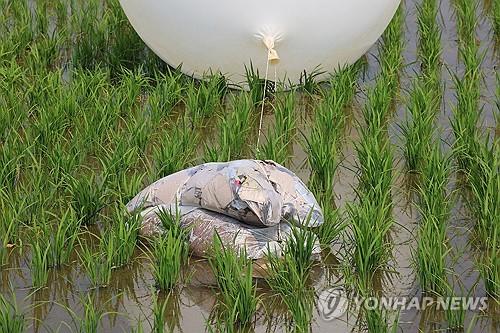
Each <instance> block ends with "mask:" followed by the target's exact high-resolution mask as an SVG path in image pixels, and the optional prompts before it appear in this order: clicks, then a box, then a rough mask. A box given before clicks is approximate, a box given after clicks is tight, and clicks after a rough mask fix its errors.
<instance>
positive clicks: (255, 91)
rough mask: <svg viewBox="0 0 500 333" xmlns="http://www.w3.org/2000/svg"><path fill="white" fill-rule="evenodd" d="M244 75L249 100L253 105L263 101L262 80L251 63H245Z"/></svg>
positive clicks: (264, 94)
mask: <svg viewBox="0 0 500 333" xmlns="http://www.w3.org/2000/svg"><path fill="white" fill-rule="evenodd" d="M245 77H246V83H247V85H248V89H249V91H250V100H251V101H252V105H253V106H254V107H256V106H258V105H259V104H260V103H262V102H263V101H264V98H265V96H266V91H265V84H264V80H263V79H261V77H260V73H259V70H258V69H254V67H253V64H252V63H250V67H247V66H246V65H245Z"/></svg>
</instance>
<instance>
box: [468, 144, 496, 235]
mask: <svg viewBox="0 0 500 333" xmlns="http://www.w3.org/2000/svg"><path fill="white" fill-rule="evenodd" d="M490 141H491V140H490V138H489V136H486V137H484V138H478V139H477V141H474V142H473V144H474V146H473V155H468V156H466V157H467V159H468V160H469V161H470V167H469V171H468V172H467V173H466V179H467V180H466V181H467V184H468V185H469V187H470V197H469V200H467V203H468V207H469V210H470V212H471V213H472V216H473V217H474V218H475V220H476V225H475V228H474V230H475V235H476V237H477V239H478V243H483V244H493V243H494V242H493V241H492V240H493V239H495V238H496V239H498V236H499V235H498V232H500V231H499V228H498V225H499V224H498V221H499V216H500V211H499V209H500V195H499V193H498V188H499V184H500V176H499V174H498V168H499V165H500V154H499V145H500V141H499V140H498V139H493V142H492V143H491V144H490Z"/></svg>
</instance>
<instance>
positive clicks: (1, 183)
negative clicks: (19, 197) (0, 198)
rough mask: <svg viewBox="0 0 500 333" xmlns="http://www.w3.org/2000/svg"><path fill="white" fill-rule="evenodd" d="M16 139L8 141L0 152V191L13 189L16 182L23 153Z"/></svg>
mask: <svg viewBox="0 0 500 333" xmlns="http://www.w3.org/2000/svg"><path fill="white" fill-rule="evenodd" d="M21 149H22V147H21V144H20V143H19V141H18V140H17V139H13V140H9V141H7V142H5V143H4V144H3V145H2V150H1V151H0V189H5V188H7V189H9V188H13V187H15V185H16V184H17V182H18V178H19V174H20V168H21V163H20V162H21V160H22V158H23V154H24V153H23V152H22V151H21Z"/></svg>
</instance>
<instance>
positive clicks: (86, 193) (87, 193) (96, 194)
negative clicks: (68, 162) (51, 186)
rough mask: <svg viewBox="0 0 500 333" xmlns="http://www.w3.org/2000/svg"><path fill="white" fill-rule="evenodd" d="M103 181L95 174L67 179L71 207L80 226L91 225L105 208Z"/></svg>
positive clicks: (105, 199) (105, 198)
mask: <svg viewBox="0 0 500 333" xmlns="http://www.w3.org/2000/svg"><path fill="white" fill-rule="evenodd" d="M105 181H106V180H105V179H103V178H102V177H100V176H97V175H96V174H95V173H91V174H90V175H85V174H79V175H78V178H77V177H75V176H70V177H69V179H68V190H69V194H70V196H71V207H72V208H73V210H74V211H75V213H76V218H77V220H79V221H82V224H84V225H89V224H93V223H94V222H95V221H96V219H97V218H98V216H99V213H100V212H101V210H102V209H103V208H104V207H105V206H106V204H107V197H106V191H105Z"/></svg>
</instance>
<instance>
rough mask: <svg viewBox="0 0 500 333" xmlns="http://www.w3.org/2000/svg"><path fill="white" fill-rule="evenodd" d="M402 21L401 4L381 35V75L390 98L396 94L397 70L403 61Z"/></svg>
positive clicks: (402, 11)
mask: <svg viewBox="0 0 500 333" xmlns="http://www.w3.org/2000/svg"><path fill="white" fill-rule="evenodd" d="M404 21H405V20H404V10H403V6H402V5H401V6H400V7H399V8H398V10H397V11H396V14H395V15H394V17H393V19H392V21H391V23H390V24H389V26H388V27H387V29H386V30H385V32H384V34H383V35H382V40H383V43H382V46H381V47H380V49H379V53H380V59H379V61H380V66H381V75H382V76H383V77H385V78H386V80H387V81H386V83H387V89H388V92H389V96H390V98H391V99H392V98H393V97H395V95H396V92H397V86H398V84H399V70H400V69H401V67H402V66H403V62H404V60H403V49H404V35H403V26H404Z"/></svg>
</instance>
